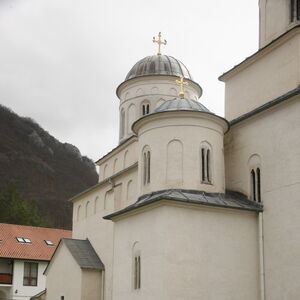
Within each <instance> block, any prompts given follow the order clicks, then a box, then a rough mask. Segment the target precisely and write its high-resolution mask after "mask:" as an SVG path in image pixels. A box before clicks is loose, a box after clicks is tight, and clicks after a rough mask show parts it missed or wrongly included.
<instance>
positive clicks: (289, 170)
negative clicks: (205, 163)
mask: <svg viewBox="0 0 300 300" xmlns="http://www.w3.org/2000/svg"><path fill="white" fill-rule="evenodd" d="M299 112H300V97H299V96H298V98H294V99H291V100H290V101H286V102H284V103H282V104H281V105H277V106H276V107H274V108H273V109H270V110H267V111H265V112H264V113H261V114H258V115H256V116H254V117H252V118H250V119H248V120H245V121H243V122H240V123H238V124H237V125H234V126H232V127H231V130H230V132H229V133H228V134H227V135H226V136H225V167H226V168H225V170H226V187H227V188H229V189H231V190H235V191H239V192H242V193H244V194H246V195H249V194H250V166H249V160H250V158H251V157H252V156H253V155H256V156H257V157H259V158H260V168H261V193H262V202H263V205H264V213H263V220H264V254H265V277H266V299H267V300H277V299H278V300H282V299H298V298H299V297H300V288H299V284H298V283H297V282H296V281H295V280H294V279H295V278H299V277H300V258H299V255H298V253H300V240H299V238H298V235H299V231H300V222H299V209H300V206H299V194H300V133H299V128H300V117H299Z"/></svg>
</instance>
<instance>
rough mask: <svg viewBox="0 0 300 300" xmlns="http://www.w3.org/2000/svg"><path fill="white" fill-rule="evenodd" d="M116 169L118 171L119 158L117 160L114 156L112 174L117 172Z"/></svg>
mask: <svg viewBox="0 0 300 300" xmlns="http://www.w3.org/2000/svg"><path fill="white" fill-rule="evenodd" d="M118 171H119V160H118V158H115V160H114V167H113V174H115V173H117V172H118Z"/></svg>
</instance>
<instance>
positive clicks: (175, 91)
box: [170, 88, 178, 97]
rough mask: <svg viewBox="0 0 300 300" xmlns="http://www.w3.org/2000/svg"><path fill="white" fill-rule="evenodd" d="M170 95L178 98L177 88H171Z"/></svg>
mask: <svg viewBox="0 0 300 300" xmlns="http://www.w3.org/2000/svg"><path fill="white" fill-rule="evenodd" d="M170 95H171V96H174V97H176V96H178V92H177V90H176V89H175V88H170Z"/></svg>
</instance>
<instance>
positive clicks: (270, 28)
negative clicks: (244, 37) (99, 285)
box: [47, 0, 300, 300]
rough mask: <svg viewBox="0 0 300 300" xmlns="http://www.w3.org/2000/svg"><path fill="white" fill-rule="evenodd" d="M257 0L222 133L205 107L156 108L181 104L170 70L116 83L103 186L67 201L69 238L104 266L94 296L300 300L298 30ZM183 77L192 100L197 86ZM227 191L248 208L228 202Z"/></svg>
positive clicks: (275, 3)
mask: <svg viewBox="0 0 300 300" xmlns="http://www.w3.org/2000/svg"><path fill="white" fill-rule="evenodd" d="M259 5H260V47H261V48H260V50H259V51H258V52H257V53H255V54H254V55H253V56H251V57H250V58H248V59H246V60H245V61H244V62H242V63H241V64H239V65H238V66H236V67H234V68H233V69H232V70H230V71H228V72H226V73H225V74H223V75H222V76H221V77H220V79H221V80H222V81H224V82H225V117H226V119H227V120H228V121H230V128H229V130H228V123H227V122H226V120H224V119H222V118H220V117H218V116H215V115H213V114H211V113H209V112H207V111H205V110H201V109H200V110H193V109H188V108H187V107H185V109H175V108H174V107H173V108H172V109H169V110H168V109H166V110H164V111H159V112H158V110H155V109H157V107H160V108H161V107H162V106H163V105H164V104H167V103H168V104H170V105H169V106H171V107H172V104H171V103H172V101H178V99H174V100H172V99H173V98H174V97H176V93H177V92H178V91H179V89H178V86H176V85H175V83H174V82H175V79H176V76H174V74H173V75H172V74H170V75H168V76H166V75H164V76H161V75H159V74H150V75H151V76H150V75H149V74H147V75H145V76H137V77H136V78H131V79H129V80H126V81H125V82H123V83H122V84H121V85H120V86H119V88H118V90H117V95H118V96H119V98H120V144H119V145H118V146H117V147H116V148H115V149H113V150H112V151H111V152H110V153H108V154H107V155H106V156H104V157H103V158H101V159H100V160H99V161H98V162H97V164H98V166H99V168H100V179H99V183H98V184H97V185H96V186H94V187H93V188H91V189H89V190H87V191H85V192H83V193H81V194H79V195H77V196H76V197H74V198H73V199H71V201H72V202H73V238H75V239H86V238H88V239H89V240H90V242H91V244H92V245H93V247H94V248H95V250H96V252H97V253H98V255H99V256H100V257H101V260H102V261H103V263H104V265H105V272H104V278H105V279H104V280H103V287H104V290H103V293H101V294H98V295H97V298H95V299H102V300H119V299H120V300H121V299H122V300H127V299H128V300H132V299H143V300H145V299H149V300H150V299H164V300H165V299H178V300H179V299H189V300H196V299H197V300H198V299H210V300H235V299H236V300H239V299H249V300H255V299H257V300H277V299H278V300H291V299H292V300H294V299H295V300H296V299H299V298H300V286H299V283H298V280H297V279H298V278H299V277H300V258H299V253H300V240H299V234H298V233H299V229H300V221H299V212H300V207H299V201H298V200H299V199H298V198H299V194H300V150H299V149H300V144H299V143H300V117H299V113H300V88H299V84H300V77H299V74H300V65H299V63H300V51H299V49H300V29H299V25H298V23H299V22H298V21H297V20H293V21H292V22H291V21H290V20H291V18H290V15H289V14H290V11H291V10H290V1H288V0H286V1H284V0H268V1H264V0H262V1H260V2H259ZM278 8H281V9H280V10H279V9H278ZM288 8H289V9H288ZM275 38H277V39H276V40H274V39H275ZM273 40H274V41H273ZM145 69H146V68H145ZM188 81H189V83H190V85H189V86H188V88H187V94H186V98H189V99H191V100H190V102H188V104H189V105H193V103H194V102H192V100H194V101H196V100H198V98H199V97H200V96H201V93H202V90H201V87H199V85H198V84H196V83H193V81H192V80H191V79H188ZM182 101H185V100H182ZM143 104H149V112H146V113H143V110H142V105H143ZM223 144H224V146H223ZM203 147H204V148H205V149H209V150H210V152H209V153H210V156H209V168H207V166H205V168H203V161H204V160H203V153H204V152H202V150H201V149H202V148H203ZM205 151H207V150H205ZM148 153H150V154H149V155H148ZM205 153H207V152H205ZM148 157H150V158H149V160H148ZM251 170H256V172H258V171H257V170H259V173H256V179H255V181H254V183H255V189H256V190H255V193H259V197H257V198H256V202H255V201H254V200H253V199H254V198H253V195H252V194H253V181H251V180H252V179H251ZM206 173H209V175H210V178H209V180H207V178H206V179H205V178H204V177H203V174H206ZM258 174H259V179H258ZM226 190H231V191H235V192H238V193H241V194H243V195H245V196H246V197H247V198H248V199H249V200H242V198H239V200H237V201H241V202H239V203H247V205H249V206H248V208H249V207H250V206H251V205H252V206H251V207H252V208H253V209H251V208H249V209H236V207H231V206H228V205H227V204H226V203H227V202H226V201H227V200H226V199H227V198H226V199H225V198H222V197H221V195H224V193H225V191H226ZM162 191H165V192H164V193H163V196H161V198H155V197H156V195H157V194H158V193H159V192H162ZM171 191H173V192H174V194H176V193H177V194H180V193H181V194H180V195H181V196H182V195H183V194H182V193H185V194H184V195H188V193H189V192H190V191H192V192H193V193H195V194H197V193H198V194H197V195H198V196H197V197H200V196H201V195H205V197H206V200H207V203H204V202H201V201H200V202H197V201H194V202H193V200H192V197H191V198H188V197H186V199H184V200H182V199H181V200H179V198H178V199H177V198H176V197H175V198H174V196H172V197H173V198H171V196H170V195H171V194H170V193H171ZM226 193H227V192H226ZM174 194H173V195H174ZM193 195H194V194H193ZM226 195H227V194H226ZM239 195H240V194H239ZM178 197H179V196H178ZM201 197H202V196H201ZM201 197H200V198H201ZM203 197H204V196H203ZM220 197H221V198H222V199H223V200H224V199H225V200H226V201H225V200H224V204H221V202H222V201H223V200H222V201H221V202H218V199H221V198H220ZM239 197H241V196H239ZM200 198H199V199H200ZM149 199H151V200H149ZM209 199H213V200H209ZM243 199H244V198H243ZM137 200H138V202H137ZM147 201H148V202H147ZM213 201H215V202H213ZM257 201H261V204H263V209H262V206H260V204H259V203H257ZM255 207H256V208H257V209H255ZM103 217H105V218H103ZM136 257H139V260H140V266H139V267H138V268H139V271H138V272H137V271H136V270H137V267H136V260H135V258H136ZM66 261H67V259H66ZM70 265H71V264H70ZM58 272H59V271H58ZM75 274H76V272H74V276H75ZM136 276H139V279H140V286H139V285H138V287H137V286H136V285H135V280H136ZM55 280H57V278H54V279H53V278H52V279H51V278H48V281H49V285H48V284H47V286H49V288H50V289H51V285H53V282H55ZM61 280H63V278H61ZM51 281H52V282H51ZM72 281H73V280H72ZM74 281H75V282H77V281H76V279H74ZM53 286H55V285H53ZM70 288H71V287H70ZM66 289H67V288H66ZM57 296H58V295H57ZM48 299H50V298H48ZM74 299H77V298H74ZM82 299H83V298H82ZM50 300H52V298H51V299H50Z"/></svg>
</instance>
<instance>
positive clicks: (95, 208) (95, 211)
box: [94, 196, 100, 214]
mask: <svg viewBox="0 0 300 300" xmlns="http://www.w3.org/2000/svg"><path fill="white" fill-rule="evenodd" d="M99 201H100V200H99V197H98V196H97V197H96V198H95V200H94V214H96V213H97V211H98V209H99Z"/></svg>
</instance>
